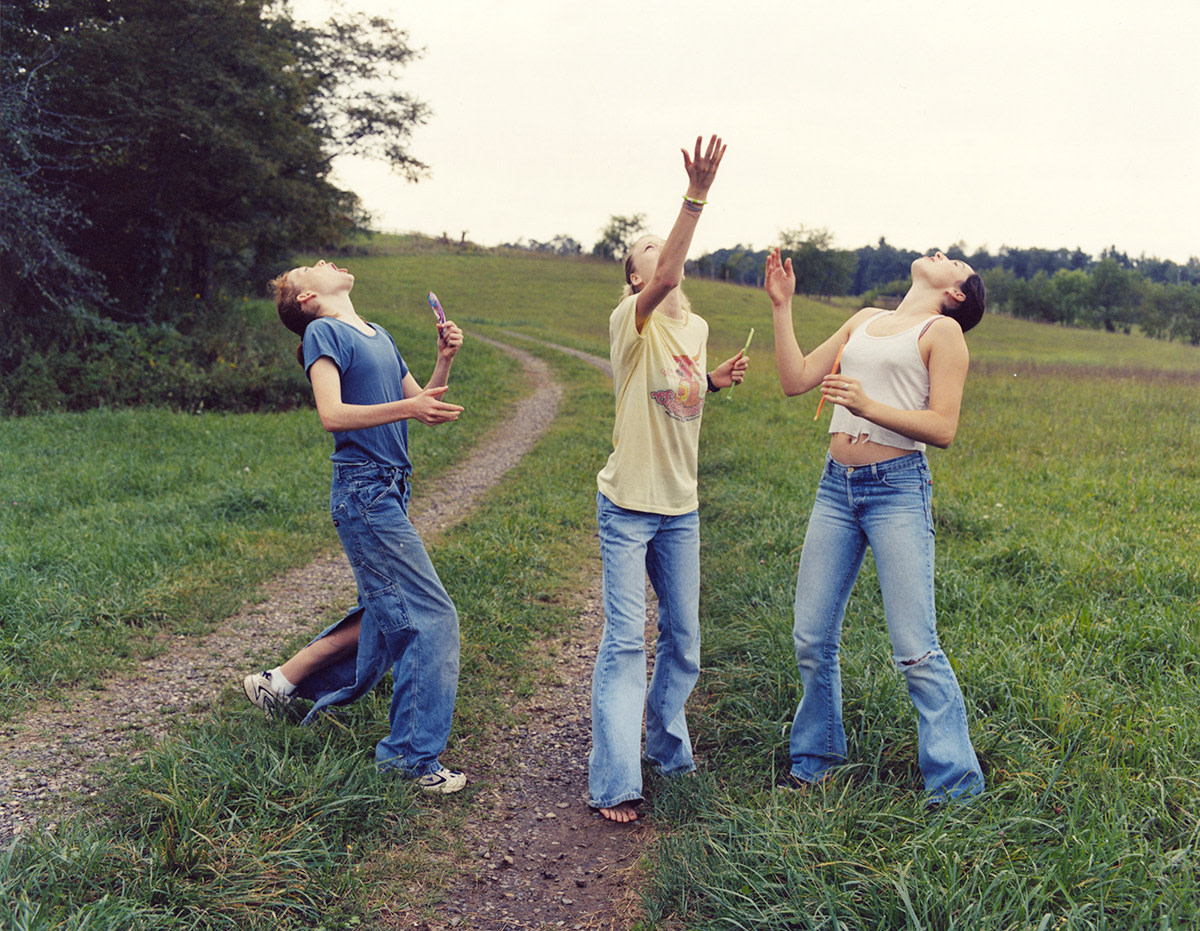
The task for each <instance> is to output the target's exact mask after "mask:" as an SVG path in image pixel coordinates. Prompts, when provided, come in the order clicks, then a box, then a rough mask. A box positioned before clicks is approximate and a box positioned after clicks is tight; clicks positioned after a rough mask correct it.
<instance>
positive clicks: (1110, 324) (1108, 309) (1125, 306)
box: [1086, 250, 1141, 333]
mask: <svg viewBox="0 0 1200 931" xmlns="http://www.w3.org/2000/svg"><path fill="white" fill-rule="evenodd" d="M1140 280H1141V279H1139V278H1138V276H1137V274H1136V272H1134V271H1133V270H1132V269H1130V268H1129V267H1128V266H1127V265H1123V264H1122V262H1121V260H1120V257H1119V255H1118V254H1114V251H1113V250H1106V251H1105V256H1104V258H1102V259H1101V260H1100V261H1099V262H1098V263H1097V264H1096V267H1095V268H1093V269H1092V273H1091V285H1092V289H1091V290H1092V293H1091V301H1090V302H1089V303H1090V308H1089V311H1090V312H1089V315H1088V317H1087V319H1086V322H1087V323H1088V324H1089V325H1091V326H1102V327H1103V328H1104V329H1106V330H1108V331H1109V332H1116V331H1117V330H1121V331H1122V332H1124V333H1129V332H1130V331H1131V330H1132V329H1133V322H1134V314H1133V308H1134V306H1135V304H1136V302H1137V297H1138V293H1137V292H1138V283H1139V282H1140Z"/></svg>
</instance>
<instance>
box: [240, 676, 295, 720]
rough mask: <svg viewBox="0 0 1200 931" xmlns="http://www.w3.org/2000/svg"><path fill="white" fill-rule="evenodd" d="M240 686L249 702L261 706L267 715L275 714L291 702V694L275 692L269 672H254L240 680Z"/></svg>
mask: <svg viewBox="0 0 1200 931" xmlns="http://www.w3.org/2000/svg"><path fill="white" fill-rule="evenodd" d="M242 688H243V690H245V692H246V697H247V698H248V699H250V704H252V705H254V706H256V707H258V708H261V709H262V710H263V711H265V712H266V713H267V714H268V715H277V714H280V713H282V712H283V710H284V708H286V707H287V705H288V704H289V703H290V702H291V700H292V696H290V695H284V694H283V693H282V692H277V691H276V690H275V687H274V686H273V685H272V683H271V674H270V673H269V672H256V673H253V674H252V675H249V676H246V678H244V679H243V680H242Z"/></svg>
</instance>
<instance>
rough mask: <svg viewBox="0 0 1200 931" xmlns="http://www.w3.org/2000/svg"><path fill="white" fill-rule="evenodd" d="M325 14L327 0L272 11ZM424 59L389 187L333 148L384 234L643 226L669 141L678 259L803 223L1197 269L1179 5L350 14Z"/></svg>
mask: <svg viewBox="0 0 1200 931" xmlns="http://www.w3.org/2000/svg"><path fill="white" fill-rule="evenodd" d="M292 8H293V10H294V12H295V13H296V15H297V16H298V17H300V18H304V19H316V20H322V19H325V18H328V16H329V15H330V14H331V12H332V11H333V9H334V7H333V5H332V4H331V3H329V2H327V0H293V3H292ZM345 8H346V9H349V10H352V11H357V10H361V11H365V12H370V13H373V14H378V15H382V16H386V17H388V18H390V19H391V20H393V21H394V22H395V23H397V25H399V26H401V27H402V28H404V29H406V30H407V31H408V33H409V38H410V43H411V44H412V45H413V46H416V47H423V48H424V49H425V55H424V57H423V58H421V59H420V60H419V61H417V62H415V63H414V64H412V65H410V66H409V67H408V68H406V69H405V70H404V72H403V74H402V82H403V85H404V89H405V90H406V91H408V92H409V93H411V94H413V95H415V96H416V97H418V98H419V99H421V100H424V101H425V102H426V103H428V104H429V105H430V106H431V108H432V109H433V116H432V118H431V119H430V121H429V122H428V123H427V124H426V125H425V126H423V127H420V128H419V129H418V130H417V131H416V133H415V135H414V138H413V141H412V146H411V151H412V154H413V155H414V156H416V157H417V158H419V159H420V160H422V161H424V162H426V163H427V164H428V165H429V166H430V167H431V169H432V177H430V178H429V179H427V180H424V181H421V182H419V183H417V184H409V183H407V182H405V181H404V180H403V179H402V178H400V177H399V176H397V175H395V174H393V173H391V172H390V171H389V170H388V168H387V167H386V166H384V165H381V164H378V163H371V162H364V161H358V160H350V159H342V160H340V161H338V162H337V163H336V168H335V176H334V180H335V182H336V183H338V184H340V185H341V186H344V187H348V188H350V189H351V190H354V191H356V192H357V193H358V194H359V195H360V196H361V197H362V198H363V201H364V203H365V205H366V206H367V208H368V209H369V210H370V211H371V212H372V213H373V214H374V215H375V220H376V225H377V226H378V227H379V228H381V229H384V230H389V231H409V230H416V231H420V232H425V233H430V234H435V235H436V234H440V233H442V232H446V233H448V234H449V235H450V236H452V237H453V238H455V239H457V238H458V237H459V236H460V235H461V234H462V232H463V231H466V233H467V237H468V238H469V239H471V240H473V241H475V242H478V243H482V244H484V245H496V244H498V243H501V242H511V241H515V240H517V239H526V240H529V239H537V240H543V241H544V240H548V239H550V238H552V237H554V236H555V235H557V234H565V235H568V236H572V237H574V238H575V239H576V240H578V241H579V242H580V243H581V244H582V245H583V246H584V249H585V250H589V249H590V248H591V246H592V244H593V243H594V242H595V241H596V240H597V239H598V238H599V233H600V230H601V229H602V228H603V227H604V226H605V225H606V223H607V222H608V218H609V217H610V216H611V215H613V214H620V215H630V214H634V213H644V214H645V215H646V217H647V220H648V223H649V226H650V228H651V229H652V230H654V231H657V232H660V233H662V234H664V235H665V233H666V231H667V229H669V226H670V223H671V222H672V220H673V219H674V217H675V214H676V212H677V209H678V204H679V197H680V195H682V193H683V190H684V187H685V183H686V176H685V174H684V171H683V162H682V157H681V156H680V154H679V149H680V147H682V146H690V145H691V144H692V143H693V142H694V140H695V138H696V136H697V135H698V134H704V135H705V138H707V136H708V134H710V133H712V132H717V133H719V134H721V135H722V136H723V137H724V139H725V141H726V142H727V143H728V145H729V151H728V154H727V155H726V157H725V161H724V163H723V164H722V166H721V171H720V174H719V176H718V178H717V180H716V183H715V184H714V185H713V188H712V191H711V192H710V197H709V201H710V203H709V207H708V209H707V210H706V211H705V213H704V217H703V220H702V222H701V224H700V227H699V229H698V231H697V234H696V237H695V239H694V240H693V246H692V250H691V254H692V256H693V257H696V256H698V255H700V254H702V253H703V252H706V251H709V250H712V249H717V248H720V247H723V246H734V245H737V244H739V243H740V244H742V245H747V246H754V247H755V248H764V247H766V246H769V245H771V244H773V243H774V241H775V239H776V238H777V235H778V232H779V230H781V229H793V228H796V227H799V226H807V227H823V228H825V229H828V230H829V231H830V232H831V233H832V234H833V237H834V241H835V243H836V245H838V246H840V247H843V248H849V249H853V248H857V247H858V246H862V245H867V244H873V243H875V242H877V241H878V239H879V237H880V236H885V237H886V238H887V240H888V242H889V243H891V244H892V245H894V246H897V247H900V248H908V249H917V250H925V249H929V248H934V247H945V246H948V245H950V244H952V243H954V242H955V241H958V240H962V241H964V242H965V243H966V245H967V247H968V250H970V249H974V248H977V247H986V248H988V249H989V250H990V251H991V252H993V253H995V252H996V251H997V250H998V249H999V248H1000V247H1001V246H1002V245H1008V246H1014V247H1032V246H1040V247H1046V248H1058V247H1066V248H1075V247H1077V246H1078V247H1079V248H1082V249H1083V250H1084V251H1085V252H1088V253H1090V254H1092V255H1097V254H1098V253H1099V252H1100V251H1101V250H1102V249H1103V248H1105V247H1107V246H1109V245H1115V246H1116V247H1117V248H1118V249H1120V250H1122V251H1124V252H1127V253H1129V254H1130V255H1131V256H1137V255H1140V254H1142V253H1145V254H1146V255H1154V256H1158V257H1159V258H1166V259H1174V260H1175V261H1178V262H1183V261H1186V260H1187V258H1188V257H1189V256H1197V255H1200V103H1198V101H1200V3H1196V2H1195V0H1141V2H1137V3H1133V2H1130V0H943V2H941V3H928V4H917V3H907V2H899V0H825V2H822V3H814V2H812V0H759V2H757V3H739V2H737V0H721V2H713V0H695V2H691V3H686V2H680V0H641V2H633V0H607V2H586V3H581V2H579V0H419V2H416V0H346V2H345Z"/></svg>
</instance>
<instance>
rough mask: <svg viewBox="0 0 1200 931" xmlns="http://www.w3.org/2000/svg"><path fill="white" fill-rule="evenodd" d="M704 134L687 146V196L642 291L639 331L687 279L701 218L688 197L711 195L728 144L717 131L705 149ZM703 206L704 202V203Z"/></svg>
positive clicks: (637, 318) (699, 198) (636, 318)
mask: <svg viewBox="0 0 1200 931" xmlns="http://www.w3.org/2000/svg"><path fill="white" fill-rule="evenodd" d="M701 142H702V137H701V136H697V137H696V150H695V153H694V155H693V156H689V155H688V153H687V149H683V150H682V151H683V167H684V169H686V171H687V175H688V187H687V193H686V194H685V195H684V197H685V198H687V200H685V201H684V202H683V205H682V206H681V207H680V208H679V215H678V216H677V217H676V218H675V225H674V226H672V227H671V232H670V233H668V234H667V239H666V242H664V243H663V244H662V249H661V250H660V252H659V255H658V266H657V267H656V268H655V269H654V276H653V278H652V279H651V280H650V281H649V282H647V283H646V285H645V286H644V287H643V288H642V290H641V291H639V292H638V298H637V309H636V312H635V314H634V323H635V324H636V325H637V329H638V332H639V333H640V332H642V328H643V327H644V326H645V325H646V321H647V320H649V319H650V315H651V314H652V313H654V309H655V308H656V307H658V305H659V304H661V303H662V300H663V298H664V297H666V296H667V295H668V294H670V293H671V291H672V289H674V288H676V287H678V286H679V283H680V282H681V281H683V264H684V262H685V261H686V260H687V254H688V249H689V248H690V247H691V245H692V234H693V233H695V232H696V223H697V221H698V220H699V219H700V209H697V208H696V205H695V204H694V203H693V204H692V205H689V203H688V201H689V200H690V201H693V202H696V201H704V200H706V199H707V198H708V189H709V188H710V187H711V186H712V183H713V181H714V180H715V179H716V177H717V169H718V168H719V167H720V166H721V159H722V158H724V157H725V148H726V147H725V145H724V144H723V143H722V142H721V138H720V136H717V135H715V134H714V135H713V136H712V137H711V138H710V139H709V140H708V147H707V149H705V150H704V152H703V154H702V153H701V148H700V147H701ZM701 206H702V205H701Z"/></svg>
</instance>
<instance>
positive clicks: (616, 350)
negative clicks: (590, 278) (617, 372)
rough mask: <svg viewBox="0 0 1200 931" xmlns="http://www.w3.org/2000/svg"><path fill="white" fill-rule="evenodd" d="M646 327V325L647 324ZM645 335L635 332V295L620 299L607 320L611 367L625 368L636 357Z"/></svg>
mask: <svg viewBox="0 0 1200 931" xmlns="http://www.w3.org/2000/svg"><path fill="white" fill-rule="evenodd" d="M647 325H648V324H647ZM645 335H646V331H645V328H643V330H642V332H641V333H639V332H638V330H637V295H636V294H631V295H629V296H628V297H626V298H624V299H622V301H621V303H620V304H618V305H617V306H616V308H615V309H614V310H613V312H612V316H610V317H609V318H608V339H609V349H610V351H611V353H612V362H613V365H616V366H618V367H620V368H626V367H627V366H628V365H629V364H630V362H631V361H632V360H633V358H634V357H635V356H636V355H637V352H638V350H639V348H640V347H641V345H642V340H643V338H644V337H645Z"/></svg>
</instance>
